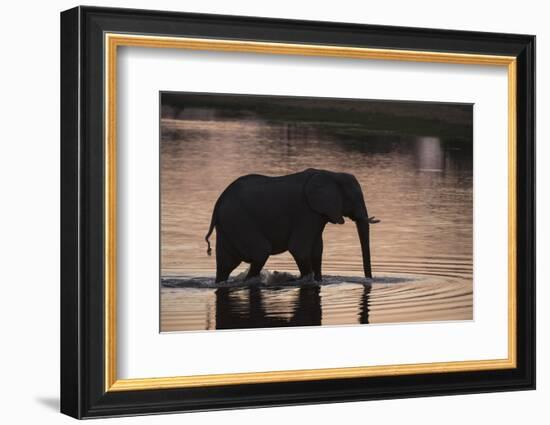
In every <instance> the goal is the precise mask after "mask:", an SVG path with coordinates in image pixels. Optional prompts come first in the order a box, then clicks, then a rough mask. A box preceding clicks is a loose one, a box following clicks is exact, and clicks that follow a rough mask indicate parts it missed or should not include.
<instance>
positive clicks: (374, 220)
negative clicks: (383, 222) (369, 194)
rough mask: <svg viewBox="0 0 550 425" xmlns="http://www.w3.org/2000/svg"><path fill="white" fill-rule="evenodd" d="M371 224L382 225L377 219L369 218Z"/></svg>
mask: <svg viewBox="0 0 550 425" xmlns="http://www.w3.org/2000/svg"><path fill="white" fill-rule="evenodd" d="M369 223H371V224H376V223H380V220H378V219H377V218H375V217H374V216H372V217H369Z"/></svg>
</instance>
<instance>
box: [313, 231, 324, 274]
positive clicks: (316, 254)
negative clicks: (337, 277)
mask: <svg viewBox="0 0 550 425" xmlns="http://www.w3.org/2000/svg"><path fill="white" fill-rule="evenodd" d="M322 261H323V237H322V235H319V239H317V241H316V242H315V244H314V245H313V250H312V252H311V265H312V267H313V278H314V279H315V280H316V281H317V282H321V281H322V280H323V275H322V274H321V264H322Z"/></svg>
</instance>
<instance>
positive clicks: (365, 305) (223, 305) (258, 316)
mask: <svg viewBox="0 0 550 425" xmlns="http://www.w3.org/2000/svg"><path fill="white" fill-rule="evenodd" d="M370 292H371V286H370V285H364V286H363V290H362V293H361V296H360V298H359V299H357V301H356V302H357V308H358V316H357V322H356V323H369V313H370V308H369V298H370ZM269 299H271V300H274V299H276V300H277V301H274V303H278V305H273V304H271V303H270V301H269ZM322 319H323V311H322V304H321V287H320V286H318V285H302V286H301V287H300V288H299V289H295V288H293V289H289V288H269V289H267V288H261V287H258V286H252V287H250V288H249V289H239V290H235V289H232V288H218V289H217V290H216V329H243V328H271V327H287V326H318V325H321V324H322ZM350 324H353V323H350Z"/></svg>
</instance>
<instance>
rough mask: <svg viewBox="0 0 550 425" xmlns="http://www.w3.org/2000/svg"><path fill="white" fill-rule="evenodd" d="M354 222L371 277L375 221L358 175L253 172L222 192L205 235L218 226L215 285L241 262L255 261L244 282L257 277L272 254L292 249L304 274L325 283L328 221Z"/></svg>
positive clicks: (364, 267) (365, 268) (327, 172)
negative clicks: (324, 266) (284, 174)
mask: <svg viewBox="0 0 550 425" xmlns="http://www.w3.org/2000/svg"><path fill="white" fill-rule="evenodd" d="M344 217H347V218H349V219H351V220H353V221H354V222H355V224H356V227H357V234H358V236H359V241H360V244H361V251H362V256H363V270H364V275H365V277H366V278H367V279H372V271H371V258H370V241H369V234H370V224H374V223H377V222H379V220H377V219H375V218H374V217H369V216H368V213H367V207H366V205H365V201H364V198H363V192H362V190H361V186H360V184H359V182H358V181H357V179H356V178H355V176H353V175H352V174H348V173H339V172H333V171H327V170H317V169H313V168H309V169H307V170H304V171H301V172H298V173H295V174H289V175H286V176H277V177H270V176H263V175H259V174H249V175H246V176H242V177H239V178H238V179H236V180H235V181H234V182H232V183H231V184H230V185H229V186H228V187H227V188H226V189H225V190H224V191H223V192H222V194H221V195H220V196H219V198H218V200H217V201H216V203H215V206H214V210H213V212H212V219H211V222H210V228H209V230H208V233H207V234H206V236H205V240H206V243H207V244H208V248H207V254H208V255H211V252H212V249H211V247H210V240H209V238H210V235H211V234H212V232H213V231H214V228H215V229H216V283H219V282H223V281H226V280H227V279H228V278H229V275H230V274H231V272H232V271H233V270H235V268H237V267H238V266H239V264H240V263H241V262H245V263H248V264H250V268H249V270H248V273H247V275H246V278H245V280H248V279H251V278H254V277H257V276H258V275H259V274H260V272H261V270H262V268H263V266H264V265H265V263H266V261H267V259H268V257H269V256H270V255H276V254H281V253H283V252H285V251H289V252H290V254H291V255H292V257H293V258H294V261H295V262H296V265H297V266H298V269H299V271H300V278H305V277H307V276H309V275H311V274H312V273H313V278H314V279H315V280H316V281H322V273H321V263H322V255H323V237H322V236H323V230H324V229H325V226H326V224H327V223H329V222H330V223H334V224H343V223H344Z"/></svg>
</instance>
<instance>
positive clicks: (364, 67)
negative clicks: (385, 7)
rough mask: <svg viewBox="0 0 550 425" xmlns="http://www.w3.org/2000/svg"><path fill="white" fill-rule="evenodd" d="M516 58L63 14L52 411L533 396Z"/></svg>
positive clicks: (235, 20)
mask: <svg viewBox="0 0 550 425" xmlns="http://www.w3.org/2000/svg"><path fill="white" fill-rule="evenodd" d="M534 69H535V37H534V36H530V35H518V34H495V33H479V32H465V31H450V30H436V29H419V28H403V27H391V26H368V25H355V24H343V23H328V22H313V21H294V20H279V19H264V18H251V17H238V16H220V15H200V14H186V13H175V12H161V11H144V10H129V9H108V8H94V7H77V8H74V9H71V10H68V11H65V12H63V13H62V14H61V115H62V123H61V164H62V166H61V195H62V203H61V213H62V217H61V222H62V229H61V245H62V247H61V249H62V252H61V254H62V276H61V411H62V412H63V413H65V414H68V415H71V416H73V417H76V418H91V417H103V416H120V415H136V414H148V413H162V412H176V411H181V412H184V411H197V410H214V409H229V408H242V407H253V406H274V405H291V404H306V403H325V402H338V401H353V400H369V399H382V398H398V397H415V396H428V395H448V394H463V393H480V392H489V391H510V390H524V389H534V387H535V237H534V227H535V220H534V211H535V209H534V205H535V182H534V177H535V172H534V164H535V159H534V155H535V152H534V146H535V135H534V122H535V110H534V99H535V96H534V93H535V79H534V77H535V75H534Z"/></svg>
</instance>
